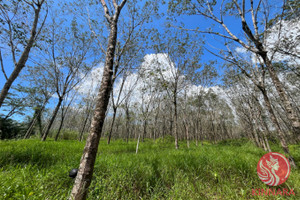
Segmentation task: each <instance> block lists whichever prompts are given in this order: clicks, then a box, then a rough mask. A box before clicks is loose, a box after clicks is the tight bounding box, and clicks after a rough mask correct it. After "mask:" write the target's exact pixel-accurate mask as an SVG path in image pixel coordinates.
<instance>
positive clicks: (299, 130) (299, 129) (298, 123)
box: [262, 55, 300, 137]
mask: <svg viewBox="0 0 300 200" xmlns="http://www.w3.org/2000/svg"><path fill="white" fill-rule="evenodd" d="M262 58H263V60H264V62H265V64H266V66H267V69H268V71H269V73H270V76H271V79H272V81H273V84H274V85H275V88H276V90H277V93H278V95H279V97H280V99H281V101H282V103H283V106H284V109H285V111H286V113H287V117H288V119H289V120H290V121H291V123H292V127H293V133H294V135H295V136H296V137H299V135H300V119H299V118H298V117H297V115H296V113H295V111H294V109H293V107H292V103H291V102H290V100H289V98H288V95H287V93H286V91H285V89H284V87H283V85H282V83H281V81H280V80H279V78H278V76H277V74H276V72H275V70H274V67H273V65H272V63H271V61H270V60H269V59H268V57H267V55H262Z"/></svg>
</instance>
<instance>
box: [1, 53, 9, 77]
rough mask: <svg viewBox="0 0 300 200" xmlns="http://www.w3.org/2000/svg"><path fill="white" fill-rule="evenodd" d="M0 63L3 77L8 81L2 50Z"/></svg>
mask: <svg viewBox="0 0 300 200" xmlns="http://www.w3.org/2000/svg"><path fill="white" fill-rule="evenodd" d="M0 63H1V70H2V72H3V75H4V77H5V79H6V80H8V78H7V75H6V73H5V70H4V66H3V60H2V54H1V49H0Z"/></svg>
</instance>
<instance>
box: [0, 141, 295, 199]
mask: <svg viewBox="0 0 300 200" xmlns="http://www.w3.org/2000/svg"><path fill="white" fill-rule="evenodd" d="M135 145H136V143H135V142H134V141H132V142H129V143H128V144H127V143H125V142H123V141H119V140H118V141H112V143H111V144H110V145H107V144H106V142H105V141H101V142H100V146H99V152H98V157H97V161H96V165H95V172H94V178H93V182H92V185H91V187H90V193H89V197H88V199H184V200H189V199H300V169H299V168H298V169H293V170H292V171H291V174H290V177H289V179H288V180H287V182H286V183H284V184H282V185H280V186H278V187H276V189H278V188H280V189H283V188H288V189H290V188H293V189H294V192H295V194H296V196H290V197H282V196H276V197H274V196H271V198H270V197H267V196H253V195H252V189H256V188H264V189H266V188H268V186H266V185H265V184H264V183H262V182H261V181H260V180H259V178H258V176H257V173H256V165H257V162H258V160H259V159H260V157H261V156H263V155H264V154H265V152H264V151H263V150H261V149H258V148H256V147H255V146H254V145H253V144H251V143H250V142H247V141H245V140H240V141H227V142H222V143H220V144H217V145H212V144H209V143H207V142H206V143H204V145H203V146H201V145H199V146H198V147H196V146H195V144H192V145H191V148H190V149H187V148H186V145H185V143H183V142H182V143H180V150H175V149H174V146H173V142H172V141H166V140H165V141H164V140H162V139H159V140H157V141H156V142H153V141H150V140H149V141H146V142H145V143H141V144H140V150H139V154H137V155H136V154H135ZM83 147H84V143H80V142H78V141H58V142H55V141H51V140H50V141H46V142H40V141H38V140H18V141H1V142H0V199H17V200H19V199H30V200H31V199H37V200H43V199H49V200H52V199H53V200H56V199H64V200H65V199H67V197H68V195H69V193H70V191H71V188H72V185H73V181H74V180H73V179H71V178H69V177H68V172H69V170H70V169H72V168H77V167H78V164H79V161H80V157H81V154H82V151H83ZM290 149H291V153H292V155H293V156H294V158H295V159H296V162H297V164H298V166H300V145H293V146H290ZM272 150H273V151H275V152H280V153H282V151H281V150H280V148H279V146H278V145H276V144H272ZM270 188H272V187H270Z"/></svg>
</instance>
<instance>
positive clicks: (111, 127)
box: [107, 107, 117, 144]
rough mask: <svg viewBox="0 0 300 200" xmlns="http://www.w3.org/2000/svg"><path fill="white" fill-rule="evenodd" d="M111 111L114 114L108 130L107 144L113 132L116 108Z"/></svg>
mask: <svg viewBox="0 0 300 200" xmlns="http://www.w3.org/2000/svg"><path fill="white" fill-rule="evenodd" d="M113 110H114V114H113V118H112V122H111V125H110V129H109V134H108V139H107V144H109V143H110V139H111V135H112V131H113V128H114V124H115V119H116V114H117V107H114V108H113Z"/></svg>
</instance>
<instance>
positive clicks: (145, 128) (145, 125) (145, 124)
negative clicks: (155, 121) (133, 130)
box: [142, 118, 147, 142]
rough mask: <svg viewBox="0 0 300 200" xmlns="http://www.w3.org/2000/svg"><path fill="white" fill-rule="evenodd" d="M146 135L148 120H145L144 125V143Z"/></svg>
mask: <svg viewBox="0 0 300 200" xmlns="http://www.w3.org/2000/svg"><path fill="white" fill-rule="evenodd" d="M146 134H147V118H146V119H144V123H143V137H142V142H144V139H145V137H146Z"/></svg>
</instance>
